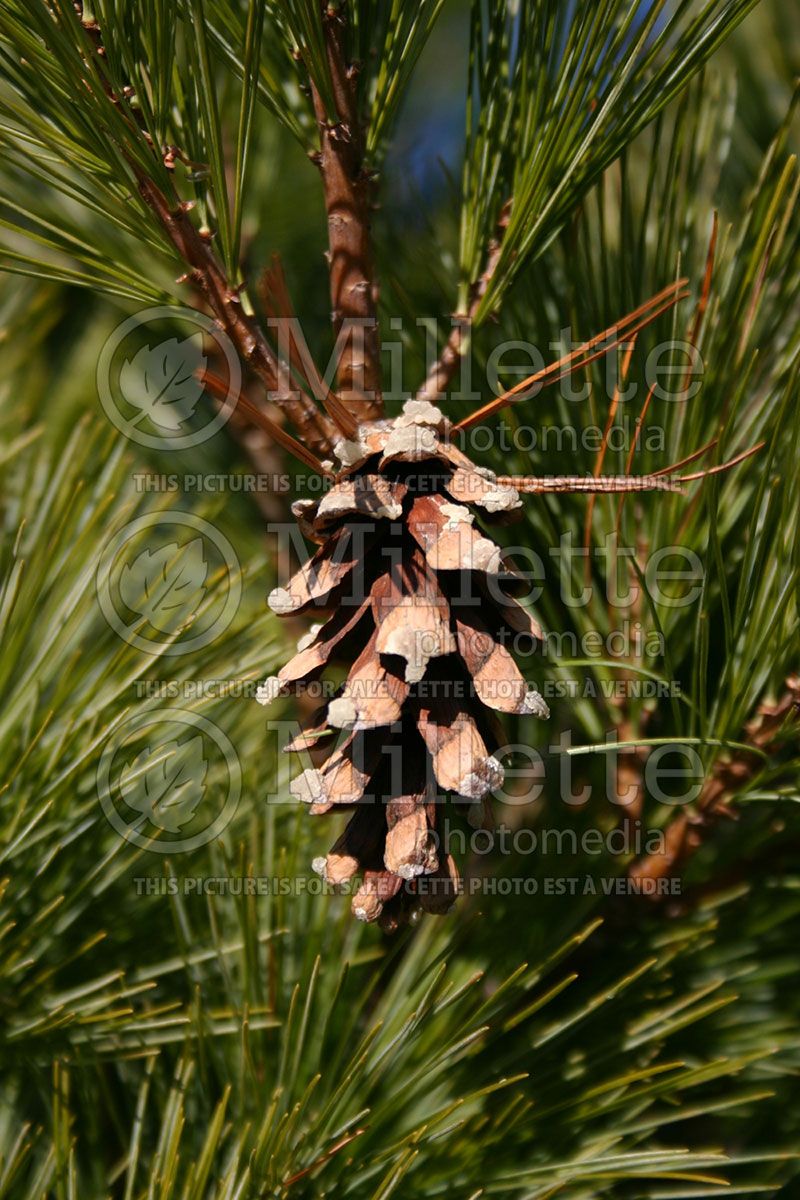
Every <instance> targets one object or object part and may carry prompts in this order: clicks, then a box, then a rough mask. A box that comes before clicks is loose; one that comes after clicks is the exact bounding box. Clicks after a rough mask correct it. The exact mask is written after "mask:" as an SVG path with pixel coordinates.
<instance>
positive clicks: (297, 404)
mask: <svg viewBox="0 0 800 1200" xmlns="http://www.w3.org/2000/svg"><path fill="white" fill-rule="evenodd" d="M137 178H138V184H139V192H140V194H141V196H142V198H143V200H144V201H145V203H146V204H147V205H148V207H149V208H150V209H151V210H152V211H153V213H154V214H155V216H156V217H157V219H158V221H159V223H160V225H161V227H162V228H163V230H164V232H165V233H166V234H167V236H168V237H169V239H170V241H171V242H172V244H173V246H174V247H175V249H176V250H177V251H178V253H179V254H180V256H181V258H183V260H184V262H185V263H186V264H187V265H188V266H189V267H190V268H191V271H190V278H191V281H192V282H193V283H194V284H195V286H196V287H198V288H199V289H200V291H201V292H202V293H203V295H204V296H205V298H206V300H207V301H208V304H209V307H210V308H211V309H212V311H213V313H214V315H215V317H216V318H217V320H218V321H219V323H220V325H221V326H222V328H223V329H224V331H225V333H226V334H227V335H228V337H229V338H230V339H231V341H232V342H233V344H234V346H235V347H236V349H237V351H238V352H239V357H240V358H241V359H242V361H243V362H244V363H245V364H246V366H248V367H249V368H250V370H251V371H252V372H253V373H254V374H255V375H256V376H257V377H258V378H259V379H260V380H261V381H262V382H263V383H264V384H265V386H266V387H267V389H268V390H269V392H270V398H271V399H272V400H274V401H275V403H276V404H278V405H279V406H280V407H281V408H283V409H285V411H286V413H287V415H288V416H289V418H290V419H291V421H292V422H293V424H294V425H295V427H296V428H297V430H298V432H299V433H300V435H301V437H303V438H305V439H306V441H307V442H308V444H309V445H310V446H311V447H312V449H314V450H319V451H321V452H323V453H328V452H329V451H330V448H331V438H332V436H333V435H334V433H335V430H334V429H333V427H332V425H331V424H330V423H329V422H328V421H327V420H326V418H325V417H324V416H323V415H322V414H321V413H320V412H319V410H318V409H317V408H316V406H315V405H314V404H312V402H311V401H310V400H309V398H308V397H307V396H305V395H304V393H302V392H300V391H298V390H295V389H290V388H289V387H287V386H285V384H281V379H282V377H283V372H282V371H281V370H280V367H279V364H278V360H277V358H276V357H275V354H274V353H273V351H272V349H271V348H270V346H269V343H268V342H267V340H266V338H265V336H264V334H263V332H262V330H261V329H260V328H259V326H258V325H257V323H256V322H255V321H254V320H253V318H252V317H248V316H247V314H246V313H245V312H244V311H243V309H242V305H241V302H240V300H239V297H238V295H237V293H236V291H235V290H234V289H232V288H231V287H230V285H229V283H228V280H227V279H226V277H225V273H224V271H223V269H222V267H221V265H220V263H219V262H218V261H217V259H216V257H215V255H214V253H213V251H212V250H211V247H210V246H209V244H208V241H207V240H206V239H204V238H203V236H202V235H201V234H200V233H199V232H198V231H197V230H196V229H195V227H194V225H192V223H191V221H190V220H189V217H188V212H187V208H186V206H185V205H183V204H179V205H178V206H177V208H171V207H170V205H169V203H168V201H167V199H166V197H165V196H164V194H163V193H162V192H161V191H160V189H159V188H158V187H156V185H155V184H154V183H153V181H152V180H151V179H148V178H147V177H146V176H144V175H143V174H141V173H140V172H137Z"/></svg>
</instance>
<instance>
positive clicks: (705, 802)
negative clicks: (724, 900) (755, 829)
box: [628, 676, 800, 900]
mask: <svg viewBox="0 0 800 1200" xmlns="http://www.w3.org/2000/svg"><path fill="white" fill-rule="evenodd" d="M799 708H800V678H798V677H797V676H792V677H790V678H789V679H787V680H786V691H785V692H784V694H783V695H782V696H781V698H780V700H778V701H777V702H776V703H774V704H762V705H761V707H760V708H759V710H758V714H757V715H756V717H755V718H754V719H753V720H752V721H750V722H749V723H748V724H747V726H746V727H745V739H744V740H746V741H747V742H749V744H750V745H751V746H752V747H753V750H754V751H761V752H762V753H764V752H769V751H770V750H772V749H773V748H774V747H775V745H776V743H777V741H778V738H779V734H780V732H781V730H782V728H783V726H784V724H785V722H786V721H787V720H788V719H789V717H790V714H791V713H792V712H794V713H797V711H798V709H799ZM762 761H763V760H762V758H761V757H760V755H759V754H758V753H748V752H747V751H745V750H741V751H738V752H737V753H736V754H734V755H733V756H732V757H731V758H728V759H722V760H720V761H719V762H717V763H716V764H715V766H714V769H713V771H712V773H711V776H710V777H709V779H708V781H707V782H706V784H705V786H704V787H703V790H702V792H701V794H700V796H699V798H698V800H697V803H696V805H695V806H694V808H693V810H692V811H691V812H685V811H684V812H680V813H678V814H677V815H676V816H675V817H674V818H673V820H672V821H671V822H670V824H669V825H668V826H667V829H666V832H665V839H664V842H665V844H664V849H663V851H655V852H653V853H652V854H648V855H646V856H645V857H644V858H641V859H639V860H638V861H637V862H635V863H633V864H632V865H631V866H630V868H629V869H628V875H629V877H630V878H631V879H633V880H635V881H637V882H641V881H642V880H644V879H664V878H665V877H666V876H667V875H669V874H670V872H671V871H674V870H675V869H676V868H678V867H681V866H682V865H683V864H684V863H685V862H686V861H687V859H688V858H690V857H691V855H692V854H694V853H695V851H696V850H697V849H698V848H699V847H700V846H701V845H702V843H703V838H704V836H705V835H706V833H707V832H708V831H709V830H710V828H711V827H712V825H713V824H714V823H715V822H716V821H718V820H720V819H721V818H722V817H728V818H733V817H734V815H735V814H734V813H733V811H732V809H731V803H732V801H733V800H735V798H736V796H737V794H739V793H740V792H743V791H744V790H745V788H746V787H748V786H749V784H750V782H751V781H752V780H753V778H754V777H755V775H756V774H757V772H758V770H759V768H760V767H761V765H762ZM646 894H647V895H648V898H649V899H656V900H658V899H663V896H661V895H660V894H659V893H657V892H655V893H646Z"/></svg>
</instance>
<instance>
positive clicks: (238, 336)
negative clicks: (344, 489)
mask: <svg viewBox="0 0 800 1200" xmlns="http://www.w3.org/2000/svg"><path fill="white" fill-rule="evenodd" d="M79 15H80V16H81V24H82V26H83V28H84V30H85V32H86V35H87V37H88V39H89V42H90V45H91V46H92V49H93V51H94V53H95V55H96V56H102V55H103V54H104V53H105V47H104V45H103V36H102V30H101V28H100V25H99V23H98V22H97V21H96V20H94V19H93V18H87V17H85V16H84V15H83V8H82V6H81V8H80V9H79ZM101 78H103V79H104V86H105V90H106V94H107V96H108V99H109V102H110V103H112V104H114V105H118V104H119V100H118V97H117V96H116V95H115V94H114V91H113V89H112V88H111V86H110V85H109V84H108V83H107V81H105V78H104V77H103V76H102V73H101ZM130 124H131V127H132V129H138V131H139V133H140V134H141V136H142V137H143V139H144V140H145V141H146V142H147V145H148V147H149V148H150V149H151V150H153V151H154V152H155V147H154V146H153V139H152V137H151V136H150V135H149V134H148V133H147V131H146V130H145V129H144V128H142V126H141V124H140V125H138V126H136V125H134V124H133V122H132V121H131V122H130ZM170 156H171V157H174V156H175V149H174V148H171V150H170ZM126 158H127V159H128V163H129V166H130V167H131V170H132V171H133V173H134V175H135V177H136V182H137V186H138V189H139V194H140V196H141V197H142V199H143V201H144V203H145V204H146V205H147V207H148V208H149V209H150V211H151V212H152V213H153V215H154V216H155V218H156V220H157V222H158V224H159V225H160V227H161V229H162V230H163V232H164V233H165V234H166V236H167V238H168V239H169V241H170V242H171V243H172V245H173V247H174V248H175V250H176V251H177V252H178V254H179V256H180V257H181V259H182V260H183V261H184V262H185V263H186V265H187V266H188V267H189V268H190V271H189V274H188V276H187V279H189V280H191V282H192V283H193V284H194V285H195V287H196V288H197V289H198V291H199V292H200V293H201V295H202V296H203V297H204V298H205V300H206V301H207V303H208V305H209V307H210V308H211V310H212V312H213V313H214V316H215V317H216V319H217V321H218V322H219V324H220V326H221V328H222V329H223V330H224V332H225V333H226V334H227V335H228V337H229V338H230V340H231V341H232V342H233V344H234V346H235V347H236V349H237V351H238V354H239V357H240V358H241V360H242V362H243V364H244V365H245V366H247V367H249V369H250V370H251V371H252V372H253V374H255V375H256V376H257V378H259V379H260V380H261V382H262V383H263V384H264V385H265V386H266V388H267V390H268V392H269V393H270V399H271V400H272V401H273V402H274V403H275V404H277V405H278V406H279V407H280V408H282V409H283V410H284V411H285V412H286V414H287V416H288V417H289V419H290V420H291V421H292V422H293V424H294V425H295V427H296V428H297V430H298V432H299V433H300V435H301V437H302V438H303V439H304V440H305V441H306V442H307V443H308V445H309V447H310V448H311V449H312V450H317V451H319V452H320V453H322V454H329V453H330V451H331V448H332V444H333V439H334V436H335V433H336V430H335V428H334V426H333V425H332V424H331V422H329V421H328V420H327V419H326V418H325V417H324V416H323V414H322V413H320V411H319V409H318V408H317V407H316V405H315V404H314V403H313V401H311V400H310V399H309V397H307V396H306V395H304V393H303V392H301V391H300V390H299V389H294V388H292V387H291V386H290V384H289V376H288V373H287V372H286V371H283V370H281V367H280V364H279V362H278V359H277V357H276V355H275V354H274V352H273V350H272V349H271V347H270V345H269V343H268V342H267V339H266V337H265V336H264V333H263V330H261V328H260V327H259V325H258V324H257V322H256V321H255V319H254V318H253V317H250V316H248V315H247V314H246V313H245V312H244V309H243V307H242V303H241V300H240V297H239V293H238V289H236V288H235V287H233V286H232V285H231V282H230V280H229V278H228V275H227V274H226V271H225V269H224V267H223V266H222V264H221V263H220V262H219V260H218V259H217V257H216V255H215V254H214V252H213V250H212V249H211V245H210V236H204V235H203V234H202V233H201V232H200V231H199V230H197V229H195V227H194V225H193V224H192V222H191V220H190V219H189V215H188V214H189V212H190V211H191V208H192V207H193V206H192V205H191V204H187V203H180V202H179V203H178V204H177V205H170V203H169V201H168V199H167V197H166V196H165V195H164V193H163V191H162V190H161V189H160V188H159V186H158V185H157V183H156V182H155V180H154V179H152V178H151V177H150V176H149V175H148V174H147V173H146V172H145V171H144V170H143V169H142V167H141V166H140V165H139V164H138V163H137V162H136V161H135V159H134V158H133V156H132V155H130V154H126ZM219 173H220V174H222V172H219ZM223 208H227V201H226V203H225V205H223Z"/></svg>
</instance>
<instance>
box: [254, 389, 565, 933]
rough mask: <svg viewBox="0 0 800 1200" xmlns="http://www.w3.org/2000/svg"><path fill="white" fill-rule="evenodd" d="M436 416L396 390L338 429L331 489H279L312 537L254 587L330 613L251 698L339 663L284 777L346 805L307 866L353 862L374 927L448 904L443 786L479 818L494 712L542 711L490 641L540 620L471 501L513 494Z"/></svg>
mask: <svg viewBox="0 0 800 1200" xmlns="http://www.w3.org/2000/svg"><path fill="white" fill-rule="evenodd" d="M449 429H450V426H449V422H448V421H447V420H446V419H445V418H444V417H443V416H442V414H441V412H440V411H439V410H438V409H437V408H435V407H434V406H433V405H432V404H429V403H428V402H427V401H409V402H408V403H407V404H406V405H405V407H404V409H403V412H402V414H401V415H400V416H399V417H398V418H397V419H396V420H394V421H388V420H384V421H376V422H372V423H370V424H367V425H365V426H363V427H362V429H361V430H360V434H359V440H358V441H356V442H340V443H339V445H338V446H337V453H338V456H339V458H340V460H341V462H342V464H343V466H342V470H341V472H340V473H339V475H338V476H337V478H336V481H335V483H334V485H333V486H332V488H331V489H330V491H329V492H328V493H327V494H326V495H325V496H324V497H323V498H322V500H320V501H319V502H318V503H315V502H313V501H309V500H301V501H298V502H296V504H295V505H294V513H295V516H296V517H297V520H298V523H299V525H300V528H301V530H302V532H303V533H304V534H305V535H306V536H307V537H309V538H311V539H312V540H314V541H315V542H317V543H318V544H319V546H320V549H319V550H318V551H317V552H316V554H314V556H313V557H312V558H311V560H310V561H309V562H308V563H307V564H306V565H305V566H304V567H303V568H302V569H301V570H300V571H299V572H298V574H297V575H295V576H294V578H293V579H292V580H291V582H290V583H289V584H288V585H287V587H285V588H276V589H275V590H274V591H273V592H272V593H271V594H270V596H269V605H270V607H271V608H272V609H273V611H274V612H276V613H277V614H279V615H281V616H284V615H289V614H293V615H296V614H299V613H305V612H310V611H320V610H321V611H323V612H325V613H326V614H328V616H327V619H326V620H325V622H324V624H321V625H317V626H314V627H313V628H312V631H311V633H310V634H309V635H307V637H305V638H302V639H301V641H300V642H299V644H298V652H297V654H296V655H295V657H294V658H292V659H291V661H290V662H288V663H287V664H286V666H285V667H283V669H282V670H281V671H280V672H279V674H278V675H277V676H275V677H272V678H271V679H268V680H267V681H266V682H265V683H264V684H263V685H262V687H261V688H260V689H259V696H258V698H259V700H260V701H261V702H262V703H267V702H268V701H270V700H271V699H273V698H274V697H275V696H276V695H278V694H282V693H284V694H285V693H287V692H290V691H298V690H299V689H301V688H302V687H304V686H306V685H308V684H309V682H311V681H315V682H316V681H318V680H319V679H320V676H321V675H322V674H323V672H324V671H325V669H326V667H327V666H328V664H329V663H330V662H332V661H333V660H341V661H344V662H345V663H349V664H351V665H350V667H349V671H348V674H347V677H346V679H345V680H344V682H343V683H342V684H341V685H340V687H339V688H338V689H337V691H336V693H335V695H334V696H333V698H332V699H331V700H330V701H329V702H328V703H327V704H326V705H324V706H323V708H322V709H320V711H319V712H318V713H317V714H316V716H315V717H314V719H313V721H312V725H311V727H310V728H309V729H307V730H306V731H305V733H303V734H301V735H300V737H299V738H296V739H295V740H294V741H293V742H292V743H291V744H290V745H289V746H288V747H287V749H288V750H301V749H312V748H313V751H314V753H316V752H317V751H319V750H322V751H323V752H324V754H325V757H324V761H322V762H320V765H318V766H316V767H313V768H309V769H307V770H305V771H303V772H302V774H301V775H299V776H298V778H297V779H295V780H294V781H293V782H292V784H291V785H290V790H291V792H292V794H293V795H295V796H296V797H297V798H298V799H300V800H303V801H305V802H307V803H308V804H309V805H310V809H311V812H312V813H313V814H321V813H327V812H331V811H335V810H339V809H343V808H345V809H347V810H348V811H351V812H352V815H351V817H350V820H349V823H348V825H347V827H346V828H345V830H344V832H343V833H342V835H341V836H340V837H339V839H338V840H337V841H336V843H335V844H334V846H333V847H332V849H331V851H330V853H329V854H328V855H327V856H326V857H320V858H317V859H315V860H314V864H313V865H314V869H315V870H317V871H318V872H319V873H320V874H321V875H323V877H324V878H325V879H326V880H327V881H328V882H330V883H333V884H350V882H351V881H352V880H354V879H355V877H357V876H360V877H361V883H360V886H359V887H358V890H357V891H356V892H355V894H354V897H353V901H352V909H353V913H354V914H355V916H357V917H359V918H361V919H362V920H365V921H373V920H376V919H378V918H379V919H380V921H381V924H382V925H383V926H384V927H385V928H389V929H392V928H396V927H397V925H398V924H399V923H401V922H402V921H403V920H404V919H407V918H408V917H409V916H410V915H411V914H412V913H413V912H414V911H416V910H417V909H418V908H421V909H423V910H425V911H428V912H444V911H447V909H449V908H450V907H451V906H452V904H453V902H454V900H455V898H456V896H457V894H458V892H459V890H460V878H459V874H458V870H457V868H456V865H455V863H454V861H453V859H452V857H451V856H449V855H447V854H446V853H445V852H444V849H443V841H444V839H443V834H444V827H443V808H444V805H443V801H444V798H445V794H447V793H451V794H452V795H453V798H454V800H455V801H456V803H460V804H466V805H467V807H468V817H469V819H470V821H471V822H472V823H473V824H476V823H477V824H483V823H485V821H486V820H488V819H489V810H488V795H489V793H490V792H491V791H493V790H494V789H496V788H497V787H499V786H500V785H501V784H502V782H503V769H502V767H501V765H500V762H499V761H498V759H497V758H496V757H495V754H494V751H495V750H497V749H498V747H499V746H500V745H502V741H503V738H502V729H501V727H500V726H499V723H498V720H497V717H496V715H495V713H496V712H497V711H499V712H507V713H520V714H528V715H532V716H537V717H546V716H548V715H549V714H548V710H547V706H546V704H545V702H544V700H543V699H542V697H541V696H540V695H539V693H538V692H537V691H535V690H534V689H532V688H531V687H529V685H528V684H527V683H526V681H525V680H524V678H523V677H522V674H521V673H520V670H519V668H518V667H517V665H516V663H515V661H514V659H513V657H512V656H511V654H510V653H509V651H508V649H507V648H506V645H505V642H506V641H508V640H509V639H510V638H511V637H512V636H513V634H515V633H524V634H528V635H530V636H531V637H533V638H537V637H541V630H540V629H539V626H538V625H537V623H536V622H535V620H534V619H533V617H532V616H531V614H530V613H529V612H528V611H527V610H526V609H525V608H523V607H522V606H521V605H520V604H519V603H518V602H517V601H516V600H515V599H513V596H512V593H513V592H514V591H515V590H516V588H517V587H518V585H519V583H520V578H519V576H518V575H517V574H516V573H515V572H514V570H513V568H511V567H510V566H509V565H508V564H507V563H506V562H505V561H504V559H503V556H502V554H501V551H500V549H499V547H498V546H497V545H495V543H494V542H493V541H492V540H490V539H489V538H488V537H486V536H485V535H484V534H483V533H482V532H481V531H480V530H479V529H478V528H476V526H475V512H473V511H471V509H475V510H477V511H479V512H481V514H482V515H483V516H485V517H489V518H492V517H494V519H503V518H504V517H506V516H507V515H509V514H513V512H514V510H515V509H518V508H519V507H520V500H519V496H518V494H517V492H516V491H515V490H514V489H513V488H510V487H503V486H499V485H498V484H497V483H496V481H495V477H494V476H493V475H492V473H491V472H489V471H486V470H485V469H482V468H478V467H476V466H475V465H474V464H473V463H472V462H471V461H470V459H469V458H468V457H467V456H466V455H465V454H464V453H463V452H462V451H461V450H460V449H459V448H458V447H457V446H455V445H454V444H453V443H452V442H451V441H450V440H449ZM468 506H469V507H468Z"/></svg>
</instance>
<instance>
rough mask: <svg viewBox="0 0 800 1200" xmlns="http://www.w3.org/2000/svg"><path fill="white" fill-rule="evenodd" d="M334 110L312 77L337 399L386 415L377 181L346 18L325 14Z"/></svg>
mask: <svg viewBox="0 0 800 1200" xmlns="http://www.w3.org/2000/svg"><path fill="white" fill-rule="evenodd" d="M322 19H323V22H324V26H325V39H326V43H327V47H328V65H329V68H330V75H331V82H332V87H333V97H334V100H335V103H336V113H335V119H333V120H331V119H330V118H331V117H333V116H334V114H329V113H327V111H326V108H325V103H324V101H323V99H322V97H321V96H320V94H319V92H318V90H317V88H316V87H315V86H314V84H313V82H312V85H311V92H312V96H313V100H314V111H315V113H316V117H317V124H318V126H319V134H320V151H319V154H318V155H315V156H314V161H315V162H316V163H317V165H318V167H319V169H320V173H321V175H322V184H323V188H324V193H325V208H326V211H327V214H328V270H329V274H330V290H331V305H332V308H333V313H332V318H333V327H334V331H335V333H336V335H337V337H338V335H339V334H340V332H341V331H342V330H344V334H345V340H344V345H343V346H342V348H341V352H340V356H339V361H338V364H337V384H338V390H339V397H340V399H341V400H342V402H343V403H344V404H345V406H346V407H347V408H348V410H349V411H350V412H351V413H352V414H353V416H354V417H355V418H356V419H357V420H358V421H370V420H375V419H377V418H379V417H382V416H383V399H382V395H381V363H380V335H379V331H378V322H377V284H376V280H375V275H374V267H373V261H372V245H371V240H370V211H371V205H372V195H371V193H372V180H371V176H370V174H369V172H368V171H367V170H366V169H365V167H364V145H363V131H362V129H361V124H360V121H359V117H358V106H357V87H356V83H357V68H356V67H355V66H353V65H350V64H348V63H347V59H346V54H345V48H344V41H345V17H344V15H343V13H342V12H341V11H338V12H337V11H333V10H332V9H326V10H325V12H324V13H323V18H322Z"/></svg>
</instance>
